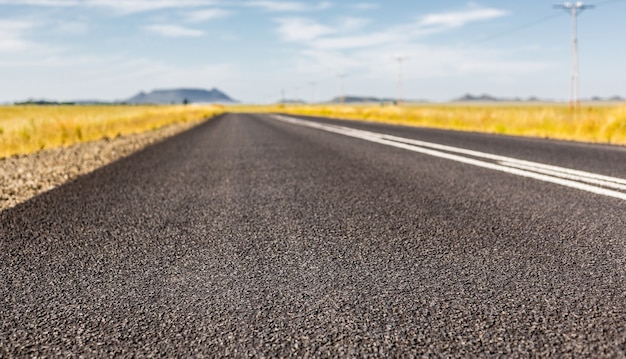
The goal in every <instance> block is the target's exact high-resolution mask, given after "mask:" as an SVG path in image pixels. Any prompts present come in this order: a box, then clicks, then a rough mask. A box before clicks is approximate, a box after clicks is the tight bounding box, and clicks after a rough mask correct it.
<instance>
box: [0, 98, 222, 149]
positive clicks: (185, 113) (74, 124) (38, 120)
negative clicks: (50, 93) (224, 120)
mask: <svg viewBox="0 0 626 359" xmlns="http://www.w3.org/2000/svg"><path fill="white" fill-rule="evenodd" d="M223 112H224V107H222V106H208V105H207V106H195V105H193V106H180V105H178V106H106V105H105V106H71V105H69V106H1V107H0V158H5V157H9V156H12V155H17V154H28V153H32V152H36V151H39V150H42V149H48V148H54V147H62V146H69V145H72V144H76V143H80V142H87V141H94V140H100V139H104V138H114V137H117V136H122V135H128V134H134V133H142V132H146V131H150V130H156V129H158V128H161V127H164V126H167V125H173V124H181V123H188V122H195V121H201V120H204V119H207V118H210V117H214V116H216V115H218V114H220V113H223Z"/></svg>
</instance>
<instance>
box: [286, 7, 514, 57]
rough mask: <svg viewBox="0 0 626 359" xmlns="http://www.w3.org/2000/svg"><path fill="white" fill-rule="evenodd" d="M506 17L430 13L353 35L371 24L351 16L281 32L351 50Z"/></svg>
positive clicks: (479, 11)
mask: <svg viewBox="0 0 626 359" xmlns="http://www.w3.org/2000/svg"><path fill="white" fill-rule="evenodd" d="M506 14H507V12H506V11H503V10H499V9H492V8H475V7H472V8H470V9H468V10H467V11H458V12H443V13H435V14H429V15H426V16H423V17H421V18H419V19H418V20H417V21H415V22H413V23H407V24H400V25H396V26H392V27H389V28H387V29H383V30H380V31H377V32H371V33H353V32H355V31H356V30H361V29H363V28H364V27H365V26H366V25H367V24H368V23H369V19H362V18H352V17H347V18H343V19H342V20H341V21H340V22H339V23H338V24H336V25H335V26H334V27H333V26H328V25H324V24H320V23H318V22H314V21H313V20H306V21H305V20H303V19H299V20H298V21H295V20H293V19H291V20H290V21H288V22H285V21H282V22H279V23H280V27H279V29H278V32H279V34H280V35H281V37H282V38H283V40H288V41H298V42H301V43H302V44H303V45H305V46H309V47H311V48H317V49H327V50H342V49H343V50H348V49H358V48H368V47H376V46H380V45H383V44H396V43H406V42H409V41H412V40H415V39H417V38H419V37H424V36H427V35H431V34H434V33H439V32H443V31H449V30H451V29H455V28H459V27H462V26H465V25H467V24H469V23H471V22H477V21H486V20H490V19H494V18H498V17H501V16H505V15H506ZM292 34H293V35H292Z"/></svg>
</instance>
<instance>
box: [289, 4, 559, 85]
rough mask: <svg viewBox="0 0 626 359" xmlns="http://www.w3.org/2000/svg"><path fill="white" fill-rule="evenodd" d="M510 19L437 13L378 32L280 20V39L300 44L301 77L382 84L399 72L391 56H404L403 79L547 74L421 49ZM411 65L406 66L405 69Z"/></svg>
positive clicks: (499, 55) (498, 58) (481, 54)
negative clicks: (432, 40) (362, 77)
mask: <svg viewBox="0 0 626 359" xmlns="http://www.w3.org/2000/svg"><path fill="white" fill-rule="evenodd" d="M507 14H508V13H507V12H506V11H503V10H499V9H495V8H477V7H475V6H471V7H470V8H468V9H467V10H465V11H456V12H440V13H433V14H427V15H424V16H422V17H418V18H416V19H415V20H414V21H413V22H409V23H404V24H397V25H392V26H389V27H387V28H383V29H380V30H378V31H364V30H366V29H367V25H368V23H369V22H368V19H359V18H344V19H343V20H342V21H339V22H335V23H334V24H330V25H329V24H326V23H320V22H317V21H314V20H312V19H303V18H297V19H293V18H292V19H288V20H289V21H287V20H286V19H283V20H282V21H280V22H279V27H278V33H279V34H280V36H281V39H282V40H283V41H291V42H296V43H299V44H300V45H301V46H302V48H301V49H300V50H298V52H297V57H296V62H297V64H298V66H297V68H298V69H299V71H301V72H303V73H309V74H311V73H325V72H326V73H327V72H328V71H329V70H328V69H334V71H341V72H343V71H347V72H349V73H350V72H352V73H356V72H360V73H367V74H369V75H368V76H371V77H378V79H384V78H387V77H389V74H390V73H395V72H396V71H397V69H396V66H397V64H396V63H395V62H394V61H393V54H395V53H402V54H404V55H407V56H409V58H410V59H411V60H410V61H408V62H407V69H406V72H407V78H428V77H432V78H440V77H447V76H464V75H468V74H490V75H493V76H505V75H506V76H510V75H523V74H528V73H535V72H540V71H543V70H545V69H548V68H551V67H552V66H553V64H551V63H547V62H541V61H520V60H517V59H514V58H512V55H511V54H510V53H507V52H505V51H496V50H485V49H480V50H478V49H471V48H462V47H458V46H452V45H450V46H444V45H441V46H434V45H426V44H423V43H421V41H420V40H422V39H424V38H426V37H427V36H429V35H432V34H435V33H441V32H449V31H453V30H457V29H459V28H462V27H464V26H468V25H469V24H471V23H475V22H481V21H488V20H492V19H496V18H500V17H503V16H506V15H507ZM409 62H410V63H409Z"/></svg>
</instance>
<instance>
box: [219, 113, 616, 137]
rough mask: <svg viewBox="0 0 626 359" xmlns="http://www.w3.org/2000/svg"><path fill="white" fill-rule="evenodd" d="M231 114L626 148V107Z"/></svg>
mask: <svg viewBox="0 0 626 359" xmlns="http://www.w3.org/2000/svg"><path fill="white" fill-rule="evenodd" d="M228 110H229V111H241V112H244V111H248V112H282V113H290V114H300V115H312V116H328V117H337V118H344V119H355V120H366V121H375V122H385V123H392V124H402V125H410V126H425V127H435V128H445V129H454V130H461V131H477V132H487V133H498V134H505V135H514V136H530V137H545V138H554V139H562V140H574V141H584V142H599V143H611V144H620V145H626V104H597V105H583V106H582V107H581V108H580V109H578V110H575V111H573V110H571V109H570V108H569V106H567V105H562V104H423V105H422V104H420V105H405V106H392V105H384V106H381V105H275V106H235V107H229V108H228Z"/></svg>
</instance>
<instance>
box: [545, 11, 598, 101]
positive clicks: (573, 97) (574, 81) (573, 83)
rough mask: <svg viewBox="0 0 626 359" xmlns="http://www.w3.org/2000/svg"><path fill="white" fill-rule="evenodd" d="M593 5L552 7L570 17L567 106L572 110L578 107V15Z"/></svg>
mask: <svg viewBox="0 0 626 359" xmlns="http://www.w3.org/2000/svg"><path fill="white" fill-rule="evenodd" d="M594 7H595V6H593V5H584V4H583V2H582V1H578V2H576V3H571V2H565V3H564V4H563V5H554V8H555V9H560V10H564V11H565V12H567V13H568V14H570V15H571V17H572V65H571V66H572V68H571V80H570V90H569V96H570V99H569V105H570V107H571V108H572V109H573V108H579V107H580V68H579V64H578V23H577V20H578V15H580V13H582V12H583V11H585V10H587V9H593V8H594Z"/></svg>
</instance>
